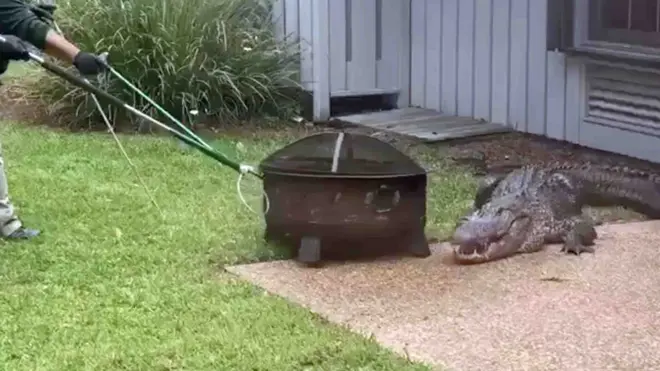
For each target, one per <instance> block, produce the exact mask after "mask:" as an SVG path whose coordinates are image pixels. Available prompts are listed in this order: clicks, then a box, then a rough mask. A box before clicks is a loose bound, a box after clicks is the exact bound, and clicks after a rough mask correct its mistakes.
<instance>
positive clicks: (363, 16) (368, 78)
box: [306, 0, 376, 91]
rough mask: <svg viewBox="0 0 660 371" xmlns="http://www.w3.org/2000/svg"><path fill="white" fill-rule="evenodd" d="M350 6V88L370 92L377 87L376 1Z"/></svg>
mask: <svg viewBox="0 0 660 371" xmlns="http://www.w3.org/2000/svg"><path fill="white" fill-rule="evenodd" d="M306 1H308V2H310V3H311V2H312V1H309V0H306ZM335 1H336V0H335ZM350 6H351V19H350V22H351V30H352V32H351V45H352V52H351V57H352V58H351V62H350V64H349V68H348V88H349V89H350V90H356V91H360V90H362V91H364V90H367V91H370V90H373V89H374V88H375V87H376V0H352V1H351V2H350Z"/></svg>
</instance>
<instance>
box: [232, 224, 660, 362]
mask: <svg viewBox="0 0 660 371" xmlns="http://www.w3.org/2000/svg"><path fill="white" fill-rule="evenodd" d="M598 232H599V239H598V240H597V245H596V246H597V251H596V254H593V255H582V256H581V257H576V256H569V255H564V254H561V253H559V247H558V246H548V248H547V249H546V251H544V252H540V253H536V254H530V255H520V256H517V257H514V258H511V259H508V260H504V261H500V262H495V263H488V264H484V265H476V266H457V265H454V264H453V263H452V261H451V259H450V258H449V256H448V254H447V252H448V251H447V246H443V245H438V246H435V249H434V250H435V251H434V254H433V255H432V256H431V257H429V258H427V259H403V260H402V259H399V260H387V261H379V262H372V263H351V264H341V265H339V264H337V265H332V266H328V267H326V268H322V269H310V268H303V267H299V266H297V265H296V264H295V263H294V262H291V261H280V262H272V263H259V264H252V265H245V266H236V267H232V268H230V269H229V270H230V271H231V272H234V273H235V274H238V275H240V276H241V277H243V278H245V279H247V280H249V281H251V282H253V283H255V284H257V285H259V286H261V287H263V288H265V289H266V290H268V291H270V292H272V293H274V294H277V295H281V296H283V297H286V298H288V299H290V300H292V301H294V302H297V303H299V304H301V305H303V306H306V307H308V308H310V309H311V310H312V311H314V312H317V313H319V314H321V315H322V316H324V317H326V318H328V319H329V320H331V321H334V322H338V323H341V324H344V325H347V326H349V327H350V328H352V329H354V330H355V331H358V332H361V333H364V334H367V335H369V334H373V335H374V336H375V338H376V339H377V340H378V341H380V342H381V343H382V344H384V345H385V346H388V347H391V348H393V349H394V350H396V351H398V352H400V353H402V354H404V353H405V354H406V355H407V356H409V357H411V358H412V359H415V360H420V361H423V362H427V363H430V364H433V365H437V366H439V367H446V368H448V369H450V370H460V371H468V370H489V371H497V370H507V371H508V370H562V371H569V370H594V371H601V370H635V371H641V370H660V222H658V221H652V222H641V223H631V224H618V225H606V226H601V227H599V228H598Z"/></svg>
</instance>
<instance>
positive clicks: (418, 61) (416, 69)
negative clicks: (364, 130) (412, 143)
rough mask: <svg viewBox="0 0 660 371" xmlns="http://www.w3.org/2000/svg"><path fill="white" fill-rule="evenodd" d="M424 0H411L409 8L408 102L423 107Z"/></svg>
mask: <svg viewBox="0 0 660 371" xmlns="http://www.w3.org/2000/svg"><path fill="white" fill-rule="evenodd" d="M358 1H359V0H358ZM426 2H427V0H412V9H411V14H410V16H411V22H412V23H411V25H410V28H411V53H412V56H411V59H410V68H411V71H410V86H411V91H410V103H411V104H412V105H413V106H420V107H424V103H425V102H426V76H424V74H425V72H426Z"/></svg>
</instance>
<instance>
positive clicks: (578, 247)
mask: <svg viewBox="0 0 660 371" xmlns="http://www.w3.org/2000/svg"><path fill="white" fill-rule="evenodd" d="M561 252H564V253H567V254H575V255H578V256H579V255H580V254H582V253H585V252H586V253H589V254H593V253H594V252H595V250H594V248H593V247H591V246H586V245H583V244H581V243H566V244H564V246H563V247H562V248H561Z"/></svg>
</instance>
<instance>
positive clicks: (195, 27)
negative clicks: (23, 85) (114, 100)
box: [36, 0, 299, 127]
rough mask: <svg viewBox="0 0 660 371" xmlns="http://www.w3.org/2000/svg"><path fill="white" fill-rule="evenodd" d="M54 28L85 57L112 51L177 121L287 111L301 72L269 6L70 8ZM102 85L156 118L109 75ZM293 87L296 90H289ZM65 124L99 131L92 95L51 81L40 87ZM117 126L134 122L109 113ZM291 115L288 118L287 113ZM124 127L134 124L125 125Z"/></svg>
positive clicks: (115, 62)
mask: <svg viewBox="0 0 660 371" xmlns="http://www.w3.org/2000/svg"><path fill="white" fill-rule="evenodd" d="M57 4H58V6H59V9H58V11H57V13H56V19H57V21H58V25H59V26H60V27H61V28H62V30H63V33H64V35H65V36H66V37H67V38H68V39H70V40H74V41H75V42H76V43H77V44H78V45H79V46H80V47H81V49H83V50H88V51H95V52H103V51H108V52H109V61H110V63H111V65H112V66H113V68H115V69H116V70H117V71H118V72H120V73H121V74H122V75H123V76H124V77H126V78H127V79H128V80H129V81H130V82H131V83H133V84H134V85H136V86H137V87H139V88H140V89H141V90H142V91H143V92H145V93H146V94H147V95H148V96H149V97H151V98H152V99H153V100H154V101H156V102H157V103H158V104H160V105H161V106H163V107H164V108H165V109H166V110H168V111H169V112H170V113H171V114H172V115H174V116H175V117H177V118H179V119H183V120H185V119H186V116H185V113H187V112H189V111H190V110H193V109H197V110H200V111H201V112H208V114H210V115H213V116H216V117H220V118H222V119H234V120H237V119H249V118H254V117H255V116H274V115H275V116H276V115H278V114H281V113H282V112H289V113H290V110H288V109H290V108H291V107H292V104H293V103H294V97H295V95H294V94H293V93H292V92H295V90H296V89H295V87H297V83H296V81H298V71H299V65H298V63H299V51H298V50H297V47H296V44H295V43H293V42H290V41H288V40H281V39H279V40H278V39H277V38H276V36H275V33H274V27H273V23H272V17H271V11H270V9H271V4H270V2H269V1H264V0H68V1H60V2H58V3H57ZM98 82H99V83H100V84H101V86H102V87H103V88H104V89H105V90H107V91H108V92H110V93H111V94H113V95H115V96H116V97H118V98H120V99H122V100H124V101H125V102H127V103H129V104H131V105H134V106H135V107H136V108H138V109H141V110H143V111H144V112H147V113H149V114H150V115H152V116H154V117H160V118H161V119H163V118H162V116H161V115H159V114H157V112H156V111H155V110H154V109H153V107H149V105H148V103H147V102H146V101H145V100H144V99H143V98H142V97H141V96H140V95H138V94H136V93H135V92H133V91H132V90H130V89H129V88H127V87H126V85H124V84H123V83H122V82H121V81H120V80H118V79H117V78H115V77H113V76H111V75H109V74H108V76H103V78H102V79H99V81H98ZM292 87H293V88H292ZM36 92H37V94H38V97H39V98H40V99H42V100H43V101H44V102H45V103H46V104H48V105H49V106H50V107H51V114H52V115H53V116H57V117H59V118H65V119H66V120H65V122H67V124H68V125H74V126H77V127H80V126H81V125H83V124H85V123H87V124H92V123H93V124H95V125H98V124H99V123H101V122H102V121H100V116H99V113H98V110H97V109H96V106H95V105H94V103H93V100H92V99H91V97H90V95H89V94H87V93H86V92H84V91H82V90H80V89H78V88H75V87H73V86H72V85H70V84H69V83H67V82H65V81H64V80H62V79H60V78H57V77H55V76H52V75H48V76H47V77H45V78H44V79H41V80H40V81H39V82H38V85H36ZM105 109H106V112H108V110H110V117H111V119H112V121H113V123H114V124H115V125H118V124H122V123H126V122H128V123H131V124H133V125H136V124H138V123H139V120H135V119H134V118H133V117H131V116H130V115H129V114H127V113H126V112H123V111H122V110H116V109H111V108H109V107H105ZM287 110H288V111H287ZM127 119H128V120H127Z"/></svg>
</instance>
